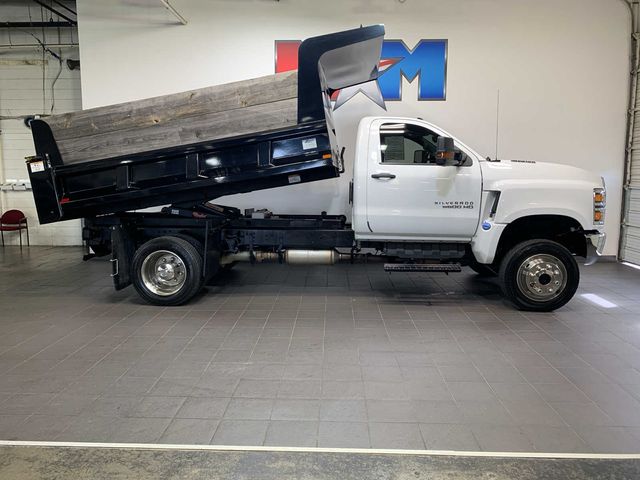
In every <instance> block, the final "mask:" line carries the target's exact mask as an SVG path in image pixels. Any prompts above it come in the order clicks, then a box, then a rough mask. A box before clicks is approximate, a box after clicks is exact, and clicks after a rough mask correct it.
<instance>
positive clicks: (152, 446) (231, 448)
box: [0, 440, 640, 460]
mask: <svg viewBox="0 0 640 480" xmlns="http://www.w3.org/2000/svg"><path fill="white" fill-rule="evenodd" d="M2 446H9V447H58V448H113V449H134V450H192V451H198V450H200V451H212V452H296V453H356V454H369V455H421V456H453V457H504V458H572V459H611V460H640V453H602V454H599V453H541V452H473V451H468V452H467V451H459V450H402V449H386V448H323V447H263V446H255V447H253V446H236V445H181V444H180V445H178V444H177V445H172V444H168V443H166V444H165V443H96V442H31V441H22V440H0V447H2Z"/></svg>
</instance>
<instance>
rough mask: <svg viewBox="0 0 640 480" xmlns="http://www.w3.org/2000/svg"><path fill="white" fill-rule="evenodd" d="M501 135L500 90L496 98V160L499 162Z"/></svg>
mask: <svg viewBox="0 0 640 480" xmlns="http://www.w3.org/2000/svg"><path fill="white" fill-rule="evenodd" d="M499 135H500V89H498V96H497V98H496V156H495V160H496V161H498V139H499V138H500V137H499Z"/></svg>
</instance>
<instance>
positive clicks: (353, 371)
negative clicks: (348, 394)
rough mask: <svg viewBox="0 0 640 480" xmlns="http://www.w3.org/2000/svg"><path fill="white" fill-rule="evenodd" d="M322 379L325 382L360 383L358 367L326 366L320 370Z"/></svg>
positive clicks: (360, 372)
mask: <svg viewBox="0 0 640 480" xmlns="http://www.w3.org/2000/svg"><path fill="white" fill-rule="evenodd" d="M322 378H323V380H326V381H331V380H333V381H361V380H362V369H361V367H360V365H345V364H333V363H332V364H328V365H324V367H323V369H322Z"/></svg>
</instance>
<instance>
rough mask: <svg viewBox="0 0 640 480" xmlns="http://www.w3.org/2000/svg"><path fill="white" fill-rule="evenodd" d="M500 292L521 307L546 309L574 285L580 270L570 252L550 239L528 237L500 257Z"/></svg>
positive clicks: (555, 305) (559, 303)
mask: <svg viewBox="0 0 640 480" xmlns="http://www.w3.org/2000/svg"><path fill="white" fill-rule="evenodd" d="M499 280H500V286H501V288H502V291H503V293H504V295H505V296H506V297H507V298H508V299H509V300H510V301H511V302H512V303H513V304H515V306H516V307H518V308H520V309H521V310H529V311H535V312H550V311H552V310H555V309H557V308H560V307H562V306H563V305H565V304H566V303H567V302H568V301H569V300H571V298H573V295H574V294H575V293H576V290H577V289H578V283H579V282H580V270H579V269H578V264H577V263H576V261H575V259H574V258H573V255H572V254H571V252H570V251H569V250H567V249H566V248H565V247H564V246H562V245H560V244H559V243H557V242H553V241H551V240H543V239H538V240H529V241H526V242H522V243H519V244H518V245H516V246H514V247H513V248H512V249H511V250H510V251H509V252H508V253H507V254H506V255H505V257H504V258H503V260H502V263H501V265H500V273H499Z"/></svg>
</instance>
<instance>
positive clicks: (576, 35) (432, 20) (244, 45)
mask: <svg viewBox="0 0 640 480" xmlns="http://www.w3.org/2000/svg"><path fill="white" fill-rule="evenodd" d="M172 4H173V5H174V6H175V7H176V8H177V9H178V10H179V11H180V12H181V13H182V14H183V15H184V16H185V17H186V18H187V19H188V21H189V24H188V25H186V26H182V25H179V24H177V23H176V22H175V20H174V18H173V17H172V16H171V14H170V13H169V12H168V11H166V10H165V9H164V8H163V7H162V6H161V4H160V2H159V1H155V0H126V1H125V0H102V1H100V2H97V1H95V0H78V10H79V19H80V41H81V51H80V54H81V60H82V94H83V100H84V106H85V108H86V107H94V106H100V105H107V104H111V103H117V102H122V101H126V100H133V99H139V98H144V97H149V96H153V95H161V94H166V93H172V92H178V91H182V90H187V89H192V88H198V87H204V86H207V85H213V84H219V83H225V82H229V81H233V80H240V79H245V78H250V77H256V76H260V75H266V74H270V73H273V71H274V58H273V52H274V40H276V39H303V38H305V37H308V36H312V35H317V34H323V33H328V32H331V31H336V30H342V29H346V28H353V27H356V26H358V25H360V24H365V25H366V24H372V23H384V24H385V26H386V30H387V38H395V39H403V40H405V42H406V43H407V44H408V45H409V46H411V47H412V46H413V45H414V44H415V43H416V42H417V41H418V40H419V39H421V38H446V39H448V41H449V46H448V67H447V75H448V80H447V100H446V101H444V102H418V101H416V98H417V93H416V85H414V84H412V85H406V84H405V85H404V87H403V95H404V101H403V102H402V103H400V102H388V103H387V105H388V110H389V112H390V113H392V114H402V115H412V116H419V117H423V118H425V119H426V120H429V121H433V122H435V123H437V124H440V125H441V126H442V127H443V128H445V129H447V130H449V131H451V132H452V133H453V134H455V135H456V136H459V137H460V138H461V139H463V140H464V141H465V142H466V143H468V144H469V145H470V146H473V147H474V148H475V149H476V150H478V151H480V152H481V153H482V154H486V155H492V156H493V154H494V148H495V147H494V143H495V110H496V91H497V89H500V98H501V124H500V132H501V134H500V157H502V158H520V159H531V160H539V161H555V162H561V163H567V164H572V165H577V166H582V167H585V168H588V169H591V170H594V171H597V172H599V173H600V174H601V175H603V176H604V177H605V178H606V181H607V185H608V189H609V205H608V218H607V231H608V233H609V241H608V246H607V250H606V253H607V254H615V253H616V250H617V240H618V229H619V220H620V218H619V217H620V215H619V213H620V202H621V185H622V170H623V158H624V140H625V138H624V136H625V111H626V101H627V80H628V68H629V60H628V58H629V34H630V27H629V18H628V13H627V10H626V6H625V5H624V3H623V1H622V0H536V1H532V0H446V1H445V0H420V1H419V0H406V2H404V3H399V2H396V1H392V0H323V1H317V0H282V1H280V2H273V1H268V0H173V1H172ZM361 104H362V105H364V102H361ZM336 116H337V117H338V119H337V120H338V122H340V124H342V125H349V126H350V127H351V128H352V127H353V124H354V122H355V118H354V117H353V109H346V108H345V109H344V110H343V111H340V110H338V112H337V115H336ZM347 180H348V179H347V178H346V176H345V178H341V179H340V180H330V181H325V182H318V183H314V184H310V185H301V186H296V187H287V188H286V189H280V190H270V191H262V192H254V193H251V194H246V195H242V196H236V197H232V198H230V197H227V198H225V199H224V202H225V203H227V204H230V205H236V206H240V207H248V206H260V207H268V208H271V209H272V210H274V211H279V212H300V211H307V212H308V211H314V212H316V211H317V212H319V211H321V210H328V211H329V212H330V213H339V212H341V211H345V210H346V209H347V201H346V190H347V189H346V182H347Z"/></svg>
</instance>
